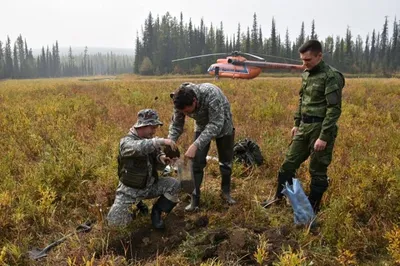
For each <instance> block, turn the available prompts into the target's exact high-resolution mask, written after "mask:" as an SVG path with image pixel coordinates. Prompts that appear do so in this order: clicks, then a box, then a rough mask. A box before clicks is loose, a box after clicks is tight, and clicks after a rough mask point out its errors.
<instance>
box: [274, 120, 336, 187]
mask: <svg viewBox="0 0 400 266" xmlns="http://www.w3.org/2000/svg"><path fill="white" fill-rule="evenodd" d="M321 128H322V123H309V124H306V123H303V122H302V123H301V124H300V127H299V130H298V132H297V133H296V135H295V136H293V139H292V143H291V145H290V147H289V150H288V151H287V153H286V157H285V161H284V162H283V164H282V166H281V168H280V170H279V172H280V173H281V174H282V175H284V176H287V177H289V176H290V177H295V174H296V170H297V169H298V168H299V167H300V165H301V164H302V163H303V162H304V161H305V160H307V159H308V157H310V165H309V172H310V175H311V188H312V189H314V190H320V192H321V193H323V192H324V191H325V190H326V189H327V187H328V176H327V170H328V166H329V164H330V163H331V161H332V153H333V146H334V144H335V139H336V136H337V131H338V129H337V127H335V128H334V130H333V132H332V133H331V136H330V141H328V142H327V144H326V147H325V149H324V150H322V151H317V152H316V151H314V144H315V141H316V140H317V139H318V138H319V135H320V133H321Z"/></svg>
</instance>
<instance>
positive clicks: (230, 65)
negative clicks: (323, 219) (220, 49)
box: [172, 51, 304, 79]
mask: <svg viewBox="0 0 400 266" xmlns="http://www.w3.org/2000/svg"><path fill="white" fill-rule="evenodd" d="M217 55H226V53H214V54H205V55H197V56H191V57H185V58H180V59H175V60H172V62H178V61H183V60H189V59H195V58H201V57H206V56H217ZM242 55H247V56H251V57H253V58H255V59H257V60H254V61H253V60H247V59H246V58H245V57H243V56H242ZM270 57H276V58H283V57H278V56H270ZM283 59H286V60H293V59H288V58H283ZM293 61H297V62H298V60H293ZM263 69H291V70H304V66H303V65H295V64H286V63H274V62H267V61H266V60H265V59H264V58H262V57H260V56H257V55H253V54H250V53H242V52H238V51H234V52H232V54H231V55H230V56H228V57H226V58H220V59H217V63H215V64H212V65H211V66H210V67H209V68H208V70H207V72H208V73H209V74H210V75H212V76H215V77H216V78H219V77H226V78H238V79H252V78H255V77H257V76H258V75H259V74H260V73H261V71H262V70H263Z"/></svg>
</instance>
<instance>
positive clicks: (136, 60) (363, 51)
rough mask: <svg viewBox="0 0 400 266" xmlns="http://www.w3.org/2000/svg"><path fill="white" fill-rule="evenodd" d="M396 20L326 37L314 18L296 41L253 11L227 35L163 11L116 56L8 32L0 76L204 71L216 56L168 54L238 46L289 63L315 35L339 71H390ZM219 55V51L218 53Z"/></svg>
mask: <svg viewBox="0 0 400 266" xmlns="http://www.w3.org/2000/svg"><path fill="white" fill-rule="evenodd" d="M399 26H400V22H399V23H398V22H397V20H396V18H395V19H394V22H393V27H392V31H391V32H389V22H388V19H387V17H386V18H385V20H384V23H383V25H382V26H381V27H379V28H380V29H381V30H380V31H379V30H378V31H376V30H375V29H373V30H372V34H368V35H367V36H365V39H363V38H362V37H361V36H360V35H357V36H353V34H352V32H351V30H350V27H348V28H347V29H346V34H345V36H344V37H341V36H328V37H326V38H325V39H324V40H322V39H320V38H319V36H318V34H317V30H316V25H315V22H314V20H313V21H312V24H311V32H310V33H306V32H305V27H304V22H302V23H301V25H300V33H299V35H298V37H297V38H296V40H290V38H289V29H287V30H286V33H285V35H284V37H281V35H280V34H279V33H278V32H277V31H276V21H275V19H274V18H272V24H271V31H270V32H269V33H268V34H265V35H264V34H263V31H262V28H261V26H260V25H258V22H257V15H256V14H255V13H254V15H253V25H252V27H251V28H250V27H247V28H246V29H245V30H244V31H242V28H241V25H240V23H239V24H238V27H237V32H236V33H235V34H232V35H230V36H228V35H227V34H225V32H224V26H223V23H222V22H220V24H219V25H218V26H214V25H213V24H212V23H211V24H210V26H209V27H206V26H205V23H204V21H203V19H201V21H200V25H199V26H196V25H194V24H193V23H192V20H191V19H189V23H186V22H184V20H183V14H182V13H181V14H180V18H179V19H178V18H176V17H171V15H170V14H169V13H168V12H167V13H166V14H165V15H163V16H162V17H161V18H160V17H159V16H157V17H156V18H154V17H153V16H152V14H151V13H149V15H148V17H147V18H146V19H145V22H144V28H143V29H142V31H141V34H139V33H138V34H137V36H136V46H135V56H134V57H133V56H130V55H117V54H114V53H112V52H110V53H106V54H102V53H97V54H89V52H88V49H87V47H86V49H85V50H84V52H83V53H80V54H78V55H74V54H73V51H72V49H71V47H70V48H69V52H68V54H67V55H63V56H60V52H59V46H58V42H57V41H56V42H55V44H53V45H52V46H51V48H50V47H49V46H47V47H46V48H45V47H44V46H43V47H42V49H41V53H40V54H39V55H37V56H34V55H33V53H32V49H29V48H28V44H27V41H26V40H24V39H23V37H22V36H21V35H20V36H19V37H18V38H17V40H16V41H15V42H14V43H13V44H12V43H11V40H10V38H9V37H7V40H6V41H5V42H4V43H3V42H1V41H0V79H4V78H47V77H70V76H91V75H115V74H122V73H132V72H133V73H137V74H142V75H162V74H170V73H180V74H185V73H191V74H200V73H205V71H206V69H207V68H208V66H209V65H210V64H211V63H213V62H215V60H216V59H217V58H218V57H217V56H216V57H215V58H213V57H203V58H198V59H194V60H186V61H181V62H179V63H172V62H171V61H172V60H173V59H177V58H183V57H188V56H195V55H202V54H210V53H227V55H228V54H229V53H231V52H232V51H242V52H246V53H253V54H256V55H259V56H262V57H264V58H266V60H267V61H272V62H274V61H275V62H285V63H290V61H288V60H284V59H282V58H288V59H299V54H298V52H297V50H298V48H299V47H300V46H301V45H302V44H303V43H304V42H305V41H306V40H309V39H318V40H320V41H321V42H322V44H323V49H324V59H325V61H326V62H328V63H329V64H331V65H333V66H334V67H336V68H338V69H339V70H341V71H343V72H345V73H372V74H377V75H385V76H390V75H391V74H393V73H396V72H398V71H399V68H400V32H399ZM220 57H223V56H219V58H220Z"/></svg>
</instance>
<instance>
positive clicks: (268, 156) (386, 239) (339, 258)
mask: <svg viewBox="0 0 400 266" xmlns="http://www.w3.org/2000/svg"><path fill="white" fill-rule="evenodd" d="M183 81H192V82H195V83H198V82H214V81H213V80H211V79H197V78H194V77H179V78H173V79H155V78H152V79H148V80H146V79H143V78H141V79H137V78H135V77H131V76H121V77H117V78H116V79H98V80H96V79H72V78H71V79H46V80H6V81H0V265H397V264H400V215H399V213H400V80H399V79H355V78H354V79H347V84H346V86H345V88H344V91H343V107H342V116H341V118H340V121H339V135H338V138H337V141H336V146H335V150H334V157H333V161H332V164H331V165H330V167H329V172H328V174H329V177H330V180H331V183H330V187H329V189H328V191H327V193H325V194H326V195H324V199H323V204H322V211H321V212H320V214H319V215H318V221H319V223H320V227H319V228H317V229H316V230H314V231H310V230H309V228H306V227H298V226H295V225H294V223H293V212H292V209H291V207H290V205H287V206H283V207H272V208H271V209H267V210H265V209H263V208H261V207H260V206H259V202H260V201H262V200H264V199H266V198H269V197H272V196H273V193H274V190H275V185H276V173H277V171H278V169H279V166H280V164H281V162H282V161H283V159H284V155H285V152H286V149H287V147H288V144H289V143H290V129H291V128H292V126H293V113H294V111H295V108H296V104H297V101H298V97H297V95H298V88H299V84H300V78H288V77H285V78H259V79H255V80H251V81H248V80H219V81H217V82H215V83H216V84H217V85H218V86H219V87H220V88H221V89H222V90H223V91H224V93H225V94H226V96H227V97H228V99H229V100H230V102H231V106H232V112H233V117H234V123H235V127H236V140H239V139H242V138H250V139H252V140H254V141H255V142H256V143H258V144H259V146H260V148H261V150H262V153H263V155H264V158H265V164H264V165H262V166H261V167H258V168H247V167H245V166H243V165H242V164H240V163H235V165H234V170H233V177H232V180H233V193H232V194H233V196H234V198H235V199H237V200H238V204H237V205H235V206H232V207H228V206H225V205H224V204H223V203H222V202H221V200H220V198H219V185H220V176H219V170H218V163H217V162H215V161H212V160H210V161H209V163H208V165H207V167H206V174H205V179H204V182H203V188H202V191H203V194H202V198H201V206H202V208H201V211H200V212H197V213H194V214H188V213H185V212H184V211H183V208H184V207H185V206H186V205H187V204H188V198H187V195H185V194H183V193H182V194H181V196H180V200H181V202H180V203H179V204H178V206H177V208H175V209H174V211H173V212H172V213H171V214H170V215H169V216H168V217H167V218H166V223H167V229H166V231H164V232H158V231H154V230H153V229H152V228H151V225H150V224H151V222H150V217H149V216H137V217H136V219H135V220H134V221H133V223H132V224H131V225H130V226H128V227H127V228H125V229H118V230H116V229H113V228H109V227H108V226H107V223H106V221H105V217H106V215H107V212H108V210H109V208H110V207H111V205H112V202H113V200H114V195H115V194H114V193H115V189H116V186H117V183H118V179H117V160H116V156H117V151H118V144H119V139H120V138H121V137H123V136H124V135H125V134H126V133H127V132H128V129H129V128H130V127H131V126H132V125H133V124H134V123H135V121H136V114H137V112H138V111H139V110H140V109H142V108H154V109H156V110H157V111H158V113H159V115H160V118H161V120H162V121H163V122H164V126H163V127H161V128H160V130H159V132H158V134H157V135H158V136H160V137H166V136H167V134H168V124H169V121H170V118H171V115H172V103H171V100H170V98H169V94H170V92H172V91H173V90H174V89H175V88H176V87H177V86H178V85H179V84H180V83H181V82H183ZM192 137H193V122H192V121H191V120H187V123H186V130H185V133H184V135H183V136H182V137H181V139H180V141H179V142H178V146H179V147H180V149H181V150H184V149H185V148H188V147H189V145H190V144H191V140H192ZM209 155H211V156H215V155H216V148H215V144H212V149H211V150H210V154H209ZM297 174H298V177H299V178H300V180H301V182H302V185H303V187H304V189H305V191H306V192H308V187H309V182H310V176H309V174H308V165H307V162H306V163H305V164H304V165H303V166H302V167H301V168H300V169H299V171H298V173H297ZM152 202H153V201H152V200H146V203H147V204H148V205H149V206H151V204H152ZM86 221H91V222H92V230H91V231H90V232H86V233H76V234H72V235H71V236H70V237H68V238H67V239H66V240H65V241H64V242H63V243H61V244H60V245H58V246H56V247H54V248H53V249H51V250H50V251H49V252H48V255H47V257H45V258H42V259H40V260H32V259H30V258H29V256H28V252H29V251H30V250H32V249H33V248H38V249H42V248H44V247H46V246H47V245H48V244H50V243H52V242H54V241H55V240H57V239H59V238H61V237H63V236H65V235H67V234H69V233H71V232H74V231H75V228H76V227H77V226H78V225H79V224H82V223H84V222H86Z"/></svg>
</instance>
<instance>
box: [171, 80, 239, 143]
mask: <svg viewBox="0 0 400 266" xmlns="http://www.w3.org/2000/svg"><path fill="white" fill-rule="evenodd" d="M194 92H195V94H196V97H197V107H196V109H195V111H194V112H193V113H191V114H189V115H188V116H189V117H191V118H193V119H194V120H195V121H196V126H195V131H196V132H201V134H200V136H199V137H198V138H197V139H196V140H195V142H194V144H195V145H196V146H197V148H198V149H200V150H201V149H203V148H204V147H205V146H206V145H207V144H208V143H210V141H211V140H212V139H213V138H220V137H223V136H225V135H230V134H233V121H232V113H231V106H230V104H229V101H228V99H227V98H226V96H225V95H224V94H223V92H222V91H221V89H220V88H218V87H217V86H215V85H213V84H211V83H202V84H197V85H195V88H194ZM184 124H185V115H184V114H183V113H182V112H180V111H178V110H177V109H174V115H173V117H172V123H171V125H170V126H169V134H168V138H170V139H172V140H173V141H177V140H178V138H179V137H180V135H181V134H182V132H183V126H184Z"/></svg>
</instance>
